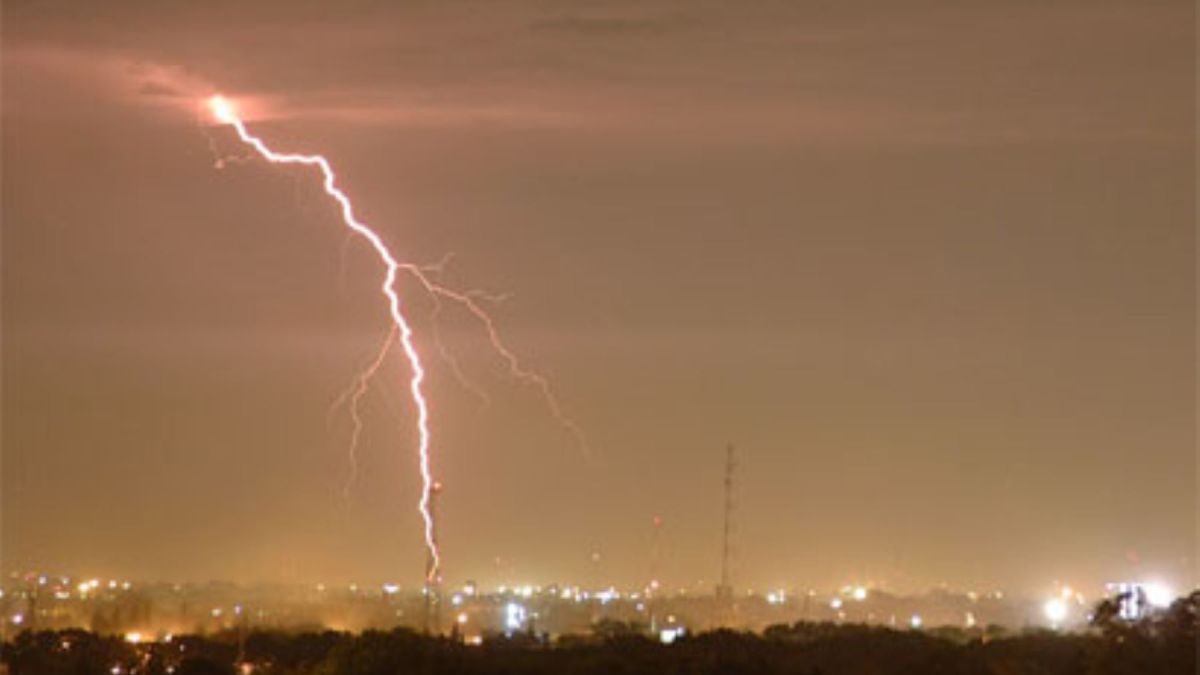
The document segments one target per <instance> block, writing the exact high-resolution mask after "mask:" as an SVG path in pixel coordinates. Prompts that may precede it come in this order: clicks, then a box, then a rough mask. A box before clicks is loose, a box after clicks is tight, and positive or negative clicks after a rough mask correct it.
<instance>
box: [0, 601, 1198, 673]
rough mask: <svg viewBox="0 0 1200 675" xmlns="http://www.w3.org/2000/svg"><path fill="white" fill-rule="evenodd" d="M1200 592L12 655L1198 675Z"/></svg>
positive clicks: (678, 669) (236, 639)
mask: <svg viewBox="0 0 1200 675" xmlns="http://www.w3.org/2000/svg"><path fill="white" fill-rule="evenodd" d="M1198 608H1200V593H1194V594H1193V595H1192V596H1191V597H1189V598H1183V599H1181V600H1179V601H1177V602H1176V603H1175V604H1174V605H1173V606H1172V607H1171V608H1170V609H1167V610H1164V611H1161V612H1158V613H1156V614H1155V615H1153V616H1150V617H1147V618H1145V619H1142V620H1140V621H1137V622H1127V621H1124V620H1122V619H1120V618H1119V617H1117V615H1116V606H1115V605H1114V604H1113V603H1111V602H1106V603H1101V604H1100V605H1099V606H1098V607H1097V608H1096V611H1095V613H1094V618H1093V623H1092V626H1091V627H1090V628H1089V629H1088V630H1086V631H1083V632H1077V633H1067V634H1059V633H1053V632H1048V631H1046V632H1025V633H1017V634H1005V633H1004V632H1003V631H999V630H997V629H989V630H987V631H984V630H973V631H963V630H959V629H933V630H929V631H898V630H893V629H886V628H880V627H868V626H862V625H834V624H803V623H801V624H795V625H792V626H783V625H781V626H774V627H771V628H769V629H767V630H766V631H765V632H764V633H763V634H761V635H757V634H751V633H738V632H733V631H715V632H710V633H703V634H700V635H695V636H690V637H683V638H680V639H679V640H678V641H676V642H675V643H674V644H672V645H662V644H659V643H657V642H655V641H653V640H651V639H650V638H648V637H645V636H644V635H642V634H641V633H640V632H639V631H638V630H637V629H636V627H633V626H628V625H624V624H617V623H611V622H610V623H605V624H601V625H598V626H597V627H596V630H595V631H594V632H593V633H592V634H590V635H587V636H575V637H563V638H559V639H557V640H554V641H550V640H547V639H545V638H544V637H539V636H537V635H536V634H533V633H519V634H516V635H513V636H509V637H504V636H495V637H493V638H491V639H488V640H485V641H484V643H483V644H482V645H479V646H472V645H465V644H463V643H462V642H461V641H460V640H458V639H457V638H454V637H441V638H438V637H426V636H422V635H419V634H417V633H414V632H412V631H409V630H403V629H398V630H394V631H390V632H379V631H373V632H366V633H363V634H361V635H351V634H348V633H337V632H332V631H327V632H314V633H267V632H248V633H240V632H230V633H221V634H216V635H210V636H178V637H174V638H172V639H170V640H169V641H160V642H153V643H141V644H131V643H130V642H128V641H126V640H125V639H123V638H121V637H118V636H101V635H97V634H95V633H90V632H86V631H45V632H39V633H32V632H25V633H22V634H21V635H19V636H17V637H16V638H15V640H13V641H12V642H10V643H8V644H6V645H5V649H4V656H3V659H4V663H5V664H7V666H8V668H9V671H10V672H11V673H12V674H13V675H66V674H68V673H69V674H71V675H91V674H93V673H94V674H95V675H133V674H138V675H168V674H172V675H217V674H223V675H249V674H251V673H253V674H254V675H268V674H270V675H285V674H286V675H309V674H312V675H317V674H321V675H396V674H400V673H429V674H434V673H464V674H472V673H495V674H501V673H503V674H517V673H535V674H547V675H548V674H551V673H554V674H560V673H566V674H576V673H577V674H581V675H582V674H596V675H600V674H604V675H610V674H628V675H640V674H642V673H645V674H655V675H658V674H669V673H714V674H715V673H729V674H734V673H798V674H804V675H809V674H816V673H821V674H823V675H834V674H839V673H846V674H858V673H864V674H881V675H882V674H886V673H911V674H913V675H943V674H944V675H952V674H958V673H964V674H965V673H972V674H975V673H984V674H995V675H1022V674H1025V673H1029V674H1035V673H1036V674H1043V673H1045V674H1049V673H1070V674H1073V675H1075V674H1077V675H1100V674H1108V673H1113V674H1122V675H1157V674H1160V673H1161V674H1168V673H1169V674H1171V675H1185V674H1186V675H1190V674H1192V673H1196V672H1197V669H1196V668H1197V651H1198V649H1200V642H1198V636H1200V631H1198V630H1197V629H1198V624H1197V616H1198V613H1197V610H1198Z"/></svg>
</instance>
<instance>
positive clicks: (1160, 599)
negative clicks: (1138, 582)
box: [1142, 581, 1175, 609]
mask: <svg viewBox="0 0 1200 675" xmlns="http://www.w3.org/2000/svg"><path fill="white" fill-rule="evenodd" d="M1142 590H1144V591H1145V593H1146V602H1147V603H1149V605H1150V606H1151V607H1155V608H1158V609H1164V608H1166V607H1170V606H1171V602H1172V601H1174V599H1175V594H1174V593H1173V592H1172V591H1171V589H1170V588H1169V587H1168V586H1166V585H1165V584H1163V583H1160V582H1157V581H1152V582H1150V583H1148V584H1145V585H1144V586H1142Z"/></svg>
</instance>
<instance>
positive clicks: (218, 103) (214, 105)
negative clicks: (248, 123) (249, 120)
mask: <svg viewBox="0 0 1200 675" xmlns="http://www.w3.org/2000/svg"><path fill="white" fill-rule="evenodd" d="M208 107H209V109H211V110H212V113H213V117H215V118H217V121H218V122H220V123H222V124H233V123H234V122H236V121H237V112H236V111H235V110H234V107H233V103H231V102H230V101H229V99H227V98H225V97H224V96H221V95H219V94H218V95H216V96H212V97H210V98H209V99H208Z"/></svg>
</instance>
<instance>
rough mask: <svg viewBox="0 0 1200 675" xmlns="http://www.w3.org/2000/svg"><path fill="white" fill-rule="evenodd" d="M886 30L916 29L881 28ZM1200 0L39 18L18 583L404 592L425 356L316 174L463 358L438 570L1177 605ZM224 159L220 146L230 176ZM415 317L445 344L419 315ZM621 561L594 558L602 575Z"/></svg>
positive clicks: (440, 415)
mask: <svg viewBox="0 0 1200 675" xmlns="http://www.w3.org/2000/svg"><path fill="white" fill-rule="evenodd" d="M900 5H903V6H900ZM1194 26H1195V22H1194V8H1193V7H1192V4H1191V3H1187V2H1182V1H1175V0H1168V1H1164V2H1140V1H1138V2H1134V1H1132V0H1129V1H1125V0H1120V1H1117V2H1109V3H1094V2H1084V1H1082V0H1080V1H1074V0H1071V1H1068V2H1062V3H1053V4H1052V5H1048V4H1045V3H974V4H962V3H946V2H932V1H930V0H918V1H917V2H913V3H891V4H887V3H872V4H868V3H860V2H848V3H835V4H832V5H816V4H812V3H777V4H770V5H762V6H760V7H758V8H756V9H755V10H754V11H750V10H748V9H746V8H743V7H740V6H734V5H731V4H728V3H715V2H694V3H669V2H660V1H658V0H655V1H653V2H636V3H635V2H631V1H628V2H627V1H624V0H620V1H613V2H602V3H588V4H575V3H550V4H547V3H538V2H517V3H488V2H462V3H458V2H455V3H408V4H405V5H404V6H403V7H392V6H385V5H383V4H379V5H371V6H363V5H354V6H353V7H349V8H347V7H341V6H339V7H338V8H337V9H336V10H335V9H334V8H333V7H332V6H327V5H321V4H317V3H294V2H263V3H253V4H252V5H248V4H247V3H233V2H205V3H149V4H148V3H140V2H127V1H116V2H105V3H84V2H78V3H69V2H68V3H36V2H10V3H6V5H5V20H4V24H3V31H4V34H3V43H2V47H0V48H2V49H3V56H4V59H3V84H4V96H3V103H2V105H3V115H4V118H3V122H4V123H3V175H2V178H3V201H2V208H3V227H4V233H3V234H4V248H3V255H4V258H3V270H4V277H3V282H4V284H3V288H4V295H3V312H4V314H3V327H4V334H3V338H4V339H3V367H4V382H3V384H4V388H3V392H4V396H3V411H2V412H3V420H4V425H3V463H2V466H3V497H2V498H3V504H2V507H3V508H2V517H3V523H2V524H3V528H2V532H0V544H2V550H0V562H3V564H4V565H5V566H6V568H9V569H11V568H18V567H20V568H24V567H27V566H36V567H39V568H50V569H53V570H62V571H64V572H71V573H79V574H85V575H94V576H105V577H107V576H114V577H119V578H166V579H207V578H232V579H239V580H251V579H273V580H282V581H314V580H316V581H329V582H333V581H338V580H354V581H359V582H362V583H367V582H377V581H383V580H397V581H400V582H403V583H406V584H411V583H416V582H418V581H419V579H420V576H421V573H422V570H423V556H424V552H423V550H422V547H421V541H420V537H419V536H416V533H417V532H419V529H420V528H419V523H418V515H417V513H416V510H415V509H414V508H413V504H415V503H416V499H417V497H418V491H419V489H420V481H419V478H418V474H417V472H416V467H415V464H414V463H413V456H412V453H411V451H410V449H411V439H412V437H413V433H412V427H411V425H412V422H413V418H412V415H411V410H410V408H409V406H408V403H407V399H406V397H405V391H404V390H403V388H402V386H401V383H402V382H403V381H404V380H403V376H404V373H405V370H404V367H403V364H402V363H401V362H400V361H392V362H389V363H388V364H387V365H386V366H385V368H386V369H387V372H388V377H386V378H384V379H383V380H381V384H380V386H379V388H378V389H377V390H375V391H373V392H372V393H371V394H370V395H369V396H367V397H366V399H365V401H364V410H363V414H364V421H365V426H364V430H363V437H362V445H361V453H360V455H359V459H360V462H361V473H360V476H359V479H358V481H357V482H356V487H355V489H354V491H353V492H352V494H351V498H350V500H349V502H348V503H347V502H346V501H345V500H344V499H343V495H342V492H341V490H342V487H343V485H344V483H345V479H346V475H347V474H346V472H347V470H348V467H347V463H346V456H345V453H344V445H345V441H346V437H347V433H348V431H349V429H348V426H347V425H348V422H347V421H346V420H345V419H344V418H342V419H340V420H339V421H337V422H335V424H334V427H333V429H327V428H326V410H327V408H328V406H329V404H330V403H331V401H332V400H333V399H334V398H335V397H336V396H337V394H338V392H340V391H342V390H343V389H344V388H345V387H346V385H347V383H348V382H350V381H351V380H352V378H353V377H354V376H355V374H356V373H357V372H358V371H359V369H361V368H362V367H363V366H364V365H365V364H366V363H368V362H370V360H371V358H372V357H373V356H374V354H375V349H376V348H377V346H378V343H379V340H380V339H382V337H383V336H384V335H385V334H386V331H387V327H388V326H387V317H386V315H383V314H381V311H380V306H379V303H378V297H379V296H378V293H377V290H378V282H379V268H378V261H377V260H376V259H374V258H372V255H371V252H370V250H369V249H367V248H365V247H363V246H361V245H359V244H355V243H353V242H350V243H348V242H347V235H346V232H345V228H343V227H339V226H338V222H337V217H338V216H337V213H336V211H335V209H334V208H333V207H331V206H330V203H329V201H328V199H327V198H326V196H325V195H324V193H322V192H321V189H320V185H319V183H318V182H317V181H315V180H314V177H313V176H312V175H311V174H309V173H306V172H303V171H300V170H295V171H292V170H287V169H285V168H281V167H274V166H268V165H266V163H265V162H261V161H248V160H247V161H242V160H241V159H238V158H234V159H232V160H226V161H222V162H220V165H221V166H220V167H219V168H218V167H217V166H215V164H217V161H216V159H217V157H227V156H229V155H236V154H238V153H240V154H241V155H242V156H243V157H244V158H249V156H250V155H249V153H248V152H246V149H245V148H244V147H240V146H239V144H238V143H237V141H236V138H234V137H233V135H232V134H231V132H230V130H229V129H228V128H225V127H222V126H220V125H214V124H212V120H211V117H210V115H209V114H208V111H205V110H204V109H203V105H202V103H203V101H204V100H205V99H206V98H207V97H209V96H211V95H213V94H214V93H217V92H220V93H222V94H225V95H227V96H229V97H230V100H232V101H235V102H236V105H237V110H238V114H239V115H240V116H242V117H243V118H244V119H245V120H247V122H248V123H249V124H250V125H251V126H252V128H253V131H254V132H255V133H256V134H259V135H260V136H262V137H263V138H264V139H265V140H266V141H267V142H268V143H270V144H271V145H272V147H276V148H279V149H286V150H288V151H295V152H302V153H321V154H323V155H325V156H327V157H328V158H329V159H330V161H331V162H332V163H333V164H334V165H335V166H336V167H337V170H338V172H339V176H340V177H341V179H342V180H343V181H344V186H345V188H346V190H347V191H348V192H349V193H350V194H351V195H352V197H353V199H354V200H355V205H356V207H357V209H358V211H359V213H360V215H361V216H362V218H363V220H364V221H365V222H369V223H371V224H372V226H374V227H376V228H378V229H379V231H380V233H381V235H382V236H383V237H385V238H386V240H387V242H388V244H389V246H391V247H392V248H393V249H395V250H396V251H397V255H398V256H399V257H401V258H402V259H404V260H406V261H414V262H421V263H425V262H428V263H434V262H437V261H439V260H442V259H443V258H444V256H445V255H446V254H447V253H451V252H452V253H453V254H454V257H453V258H452V260H451V261H450V263H449V264H448V265H447V266H446V268H445V270H444V272H443V277H442V279H443V280H444V281H445V282H446V283H447V284H449V285H451V286H453V287H455V288H481V289H488V290H491V291H495V292H497V293H507V294H511V295H508V296H506V299H504V300H503V301H501V302H496V303H489V308H490V309H491V310H492V311H493V314H494V316H495V317H496V321H497V324H498V328H499V329H500V330H501V331H502V332H503V334H504V337H505V339H506V340H507V344H508V345H509V346H511V347H512V348H513V350H514V351H515V352H516V353H519V354H520V355H521V356H522V358H524V359H526V363H528V365H529V367H530V368H532V369H536V371H537V372H541V373H546V374H547V375H548V376H549V377H550V379H551V381H552V382H553V383H554V385H555V387H556V392H557V393H558V395H559V397H560V399H561V402H562V405H563V406H564V407H565V408H566V409H567V410H569V411H570V413H571V415H572V417H573V418H574V419H576V420H577V421H578V422H579V424H580V425H581V426H582V427H583V428H584V429H585V430H586V432H587V435H588V440H589V442H590V445H591V446H592V449H593V452H594V455H593V457H592V458H591V459H587V458H586V457H584V456H583V455H582V454H581V453H580V452H578V448H577V441H576V439H575V438H574V437H573V435H572V434H571V432H570V430H569V429H565V428H564V427H563V426H562V425H561V424H558V423H556V421H555V419H554V416H553V415H551V414H548V412H547V410H546V405H545V402H544V401H543V400H542V399H541V398H540V397H539V395H538V393H537V391H535V390H534V389H533V388H531V387H529V386H526V385H525V384H522V383H521V382H520V381H514V380H513V379H512V378H511V377H509V376H508V374H507V366H506V364H505V363H504V361H503V359H498V358H497V357H496V354H495V353H494V352H493V351H492V350H490V349H489V345H488V340H487V335H486V334H484V333H482V332H481V331H480V330H479V325H478V322H477V321H475V320H474V319H473V317H471V316H470V315H468V314H466V313H464V312H461V311H455V310H453V309H445V310H444V311H443V312H442V313H441V314H440V315H439V317H438V318H439V321H440V332H441V334H442V336H443V337H444V339H445V342H446V345H447V347H448V348H450V349H451V350H453V352H454V353H455V355H456V356H457V357H458V360H459V363H460V365H461V366H462V367H463V368H464V369H465V370H466V371H467V372H468V373H469V374H471V375H472V377H473V379H474V380H475V381H477V382H478V383H479V384H480V385H482V386H483V387H485V388H486V390H487V393H488V395H489V397H490V398H491V401H492V404H491V405H490V406H486V407H484V406H481V405H480V401H479V398H478V397H477V396H475V395H473V394H472V392H470V391H467V390H465V389H464V388H463V387H462V386H460V385H459V383H458V382H457V381H456V379H455V377H454V374H453V373H452V372H451V371H450V368H449V366H448V365H447V364H446V363H445V362H443V361H441V360H440V359H434V362H433V363H432V364H431V370H430V374H429V375H430V377H429V381H428V386H429V395H430V397H431V400H433V401H435V409H434V410H433V411H432V415H433V417H432V420H431V422H432V424H433V428H434V429H435V432H436V434H437V438H438V443H439V445H438V453H439V455H438V458H439V460H438V461H439V462H440V463H439V472H440V473H439V478H440V479H442V480H443V481H444V482H445V484H446V491H445V494H444V495H443V497H442V500H441V502H440V504H439V508H440V512H441V515H442V517H443V524H442V532H441V539H442V544H443V547H444V551H445V561H446V567H445V570H446V576H447V579H448V580H451V581H456V580H462V579H466V578H473V579H477V580H479V581H481V582H483V583H490V582H493V581H495V582H501V581H516V582H524V581H529V582H550V581H554V580H560V581H575V582H579V583H599V582H600V581H605V582H607V581H612V582H614V583H618V584H637V583H640V582H642V581H644V577H645V576H646V575H647V574H648V573H649V567H650V560H649V557H650V547H651V529H652V528H651V523H652V519H653V517H654V516H655V515H656V514H660V515H661V516H662V517H663V523H664V524H663V530H662V541H661V548H662V553H661V558H660V562H659V565H658V567H659V570H660V571H661V574H662V576H663V579H664V581H665V582H666V583H668V584H669V585H688V586H689V587H695V586H697V584H699V586H700V587H703V588H705V589H709V588H711V585H712V583H713V582H714V581H715V578H716V575H717V569H718V564H719V555H720V545H719V538H720V516H721V507H722V505H721V499H720V489H721V471H722V461H723V447H724V445H725V443H726V442H727V441H733V442H735V443H736V444H737V445H738V447H739V450H740V453H741V465H740V469H739V471H740V473H739V476H738V495H737V500H736V503H737V513H736V517H737V530H736V532H737V534H736V537H737V555H736V560H737V564H736V571H735V579H736V580H737V582H738V583H739V584H741V585H753V586H758V587H763V586H766V585H768V584H769V585H771V586H784V587H792V586H800V587H806V586H822V585H835V584H836V585H841V584H844V583H858V582H866V581H879V582H883V583H885V584H887V585H890V586H892V587H895V588H901V589H912V588H925V587H928V586H930V585H933V584H937V583H940V582H946V583H949V584H953V585H958V586H987V587H993V586H995V587H1020V588H1030V589H1038V588H1044V587H1046V586H1047V585H1049V584H1052V583H1053V582H1054V581H1056V580H1057V581H1064V582H1070V583H1073V584H1075V585H1076V586H1086V585H1088V584H1099V583H1102V582H1105V581H1110V580H1115V579H1119V578H1141V577H1149V576H1153V577H1155V578H1160V579H1163V580H1165V581H1167V582H1169V583H1171V584H1172V585H1173V586H1175V587H1184V586H1186V585H1187V584H1189V583H1192V582H1193V581H1194V571H1195V555H1196V552H1195V545H1196V515H1195V514H1196V505H1197V502H1196V462H1195V443H1194V441H1195V424H1194V422H1195V414H1196V406H1195V398H1194V383H1195V367H1194V366H1195V355H1194V351H1195V344H1196V341H1195V330H1194V318H1195V284H1194V279H1195V277H1194V271H1195V267H1194V252H1195V237H1194V231H1193V226H1194V217H1195V210H1194V209H1195V201H1194V190H1195V183H1196V181H1195V165H1194V140H1195V133H1194V132H1195V128H1194V121H1195V105H1194V96H1193V93H1194V83H1195V66H1194V39H1195V34H1194ZM214 153H215V154H214ZM409 282H411V280H409V281H408V282H406V285H405V286H404V287H403V289H402V290H403V291H404V292H405V293H406V296H405V297H406V298H411V299H410V300H409V301H410V302H411V303H412V312H413V320H414V323H415V328H416V335H417V339H418V346H419V347H420V348H422V349H423V350H424V351H425V352H426V353H436V349H435V348H434V346H433V345H432V343H431V342H430V340H431V335H432V321H433V318H434V311H433V310H434V308H433V305H432V303H431V302H430V301H429V299H428V298H426V297H423V295H422V294H421V293H420V289H419V287H417V286H415V285H409ZM594 553H598V554H599V555H598V556H593V554H594Z"/></svg>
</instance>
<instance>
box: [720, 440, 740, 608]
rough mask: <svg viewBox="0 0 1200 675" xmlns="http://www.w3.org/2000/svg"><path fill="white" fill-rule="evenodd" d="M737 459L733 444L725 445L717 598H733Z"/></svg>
mask: <svg viewBox="0 0 1200 675" xmlns="http://www.w3.org/2000/svg"><path fill="white" fill-rule="evenodd" d="M735 468H737V461H736V460H735V459H734V455H733V444H732V443H730V444H729V445H727V446H725V527H724V530H723V532H722V537H721V583H720V584H719V585H718V586H717V599H719V600H729V599H732V598H733V585H732V584H731V583H730V570H729V553H730V545H731V542H730V540H729V539H730V535H731V534H732V530H733V471H734V469H735Z"/></svg>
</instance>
